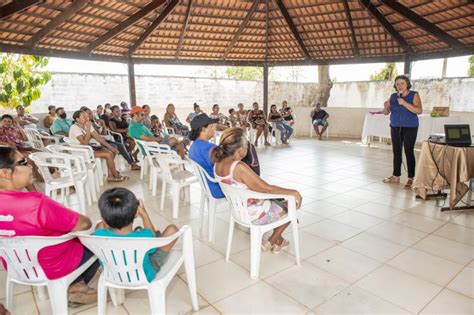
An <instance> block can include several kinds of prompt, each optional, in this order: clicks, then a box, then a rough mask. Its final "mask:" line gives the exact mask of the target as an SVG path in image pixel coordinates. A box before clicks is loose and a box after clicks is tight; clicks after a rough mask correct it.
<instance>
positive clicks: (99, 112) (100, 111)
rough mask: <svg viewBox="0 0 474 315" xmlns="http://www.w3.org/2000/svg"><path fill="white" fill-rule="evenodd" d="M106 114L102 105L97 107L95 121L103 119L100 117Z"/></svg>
mask: <svg viewBox="0 0 474 315" xmlns="http://www.w3.org/2000/svg"><path fill="white" fill-rule="evenodd" d="M103 113H104V107H103V106H102V105H97V107H96V109H95V114H94V119H102V118H100V116H102V114H103Z"/></svg>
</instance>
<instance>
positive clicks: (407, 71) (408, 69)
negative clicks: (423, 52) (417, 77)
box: [403, 55, 412, 77]
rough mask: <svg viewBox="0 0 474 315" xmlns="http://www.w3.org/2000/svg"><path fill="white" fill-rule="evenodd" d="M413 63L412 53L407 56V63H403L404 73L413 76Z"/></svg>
mask: <svg viewBox="0 0 474 315" xmlns="http://www.w3.org/2000/svg"><path fill="white" fill-rule="evenodd" d="M411 65H412V60H411V57H410V55H406V56H405V63H404V64H403V74H404V75H406V76H407V77H411Z"/></svg>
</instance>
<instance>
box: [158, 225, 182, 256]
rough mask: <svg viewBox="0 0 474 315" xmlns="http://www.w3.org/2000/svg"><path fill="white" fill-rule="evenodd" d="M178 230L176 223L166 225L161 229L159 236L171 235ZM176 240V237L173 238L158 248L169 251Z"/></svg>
mask: <svg viewBox="0 0 474 315" xmlns="http://www.w3.org/2000/svg"><path fill="white" fill-rule="evenodd" d="M178 231H179V229H178V227H177V226H176V225H174V224H170V225H168V226H167V227H166V229H164V230H163V232H162V233H161V236H162V237H166V236H170V235H173V234H174V233H176V232H178ZM177 241H178V239H175V240H174V241H172V242H171V243H169V244H168V245H165V246H163V247H160V249H161V250H162V251H165V252H169V251H170V250H171V249H172V248H173V246H174V244H176V242H177Z"/></svg>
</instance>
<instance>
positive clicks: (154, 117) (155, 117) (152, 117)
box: [150, 115, 158, 120]
mask: <svg viewBox="0 0 474 315" xmlns="http://www.w3.org/2000/svg"><path fill="white" fill-rule="evenodd" d="M155 119H158V116H156V115H151V117H150V120H155Z"/></svg>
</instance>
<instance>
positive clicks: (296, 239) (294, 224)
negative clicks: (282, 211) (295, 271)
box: [291, 218, 301, 267]
mask: <svg viewBox="0 0 474 315" xmlns="http://www.w3.org/2000/svg"><path fill="white" fill-rule="evenodd" d="M291 228H292V231H293V243H294V245H293V246H294V247H295V256H296V265H297V266H298V267H299V266H301V264H300V240H299V234H298V220H297V219H296V218H295V219H293V220H291Z"/></svg>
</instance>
